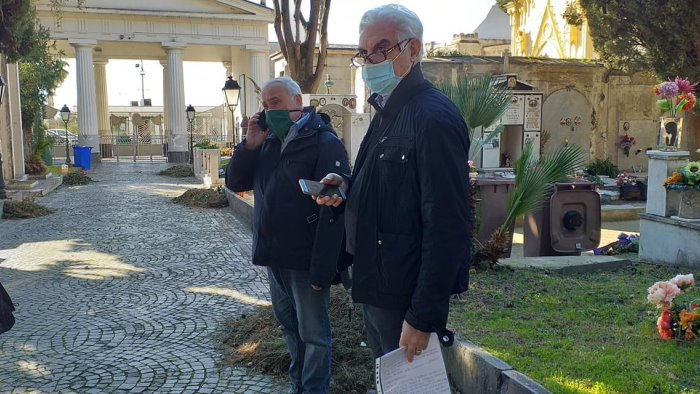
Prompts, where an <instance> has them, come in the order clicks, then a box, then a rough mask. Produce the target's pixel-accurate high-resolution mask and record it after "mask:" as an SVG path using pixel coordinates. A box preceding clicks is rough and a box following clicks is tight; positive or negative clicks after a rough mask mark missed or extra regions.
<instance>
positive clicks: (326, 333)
mask: <svg viewBox="0 0 700 394" xmlns="http://www.w3.org/2000/svg"><path fill="white" fill-rule="evenodd" d="M261 98H262V101H263V106H264V108H265V112H264V113H265V121H266V123H267V126H268V127H269V129H268V128H265V127H263V128H261V127H260V123H261V122H260V118H261V113H258V114H255V115H254V116H252V117H251V119H250V121H249V122H248V132H247V135H246V139H245V140H244V141H243V142H241V144H240V145H239V146H238V147H237V148H236V150H235V152H234V154H233V157H232V158H231V162H230V163H229V166H228V168H227V170H226V187H228V188H229V189H230V190H232V191H235V192H239V191H247V190H251V189H253V191H254V202H255V204H254V208H253V264H255V265H261V266H266V267H267V272H268V280H269V282H270V295H271V298H272V308H273V311H274V313H275V317H276V318H277V320H279V322H280V324H281V325H282V327H283V331H284V336H285V340H286V342H287V347H288V349H289V354H290V356H291V359H292V362H291V365H290V367H289V375H290V379H291V382H292V392H294V393H304V394H306V393H327V392H328V389H329V385H330V373H331V370H330V369H331V328H330V321H329V316H328V303H329V294H330V292H329V288H330V285H331V281H332V279H333V277H334V275H335V273H336V261H337V258H338V250H339V248H340V243H341V242H342V237H343V221H342V220H341V219H342V217H341V216H337V215H336V214H335V213H334V212H333V211H332V210H331V209H330V208H328V207H321V208H319V206H318V205H317V204H316V203H315V202H314V201H313V200H312V199H311V198H310V197H309V196H307V195H305V194H303V193H302V192H301V189H300V187H299V183H298V181H299V179H320V178H322V177H323V176H324V175H325V174H327V173H328V172H339V171H349V165H348V160H347V154H346V152H345V148H344V147H343V144H342V142H341V141H340V140H339V139H338V137H337V136H336V134H335V132H333V129H332V128H331V127H330V126H329V125H327V124H326V122H324V121H323V120H322V119H321V117H320V116H318V115H317V114H316V112H315V111H314V109H313V108H303V107H302V97H301V90H300V89H299V85H297V83H296V82H294V81H293V80H291V79H289V78H276V79H273V80H270V81H268V82H267V83H266V84H265V85H264V86H263V89H262V94H261Z"/></svg>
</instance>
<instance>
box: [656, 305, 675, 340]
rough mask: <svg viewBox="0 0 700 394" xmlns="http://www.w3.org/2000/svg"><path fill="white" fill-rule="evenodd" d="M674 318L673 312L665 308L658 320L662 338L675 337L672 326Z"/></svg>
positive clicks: (657, 324)
mask: <svg viewBox="0 0 700 394" xmlns="http://www.w3.org/2000/svg"><path fill="white" fill-rule="evenodd" d="M672 323H673V319H672V318H671V312H670V311H669V310H665V311H663V312H661V316H659V318H658V319H657V320H656V327H657V329H658V330H659V336H661V339H671V338H673V329H672V328H671V326H672Z"/></svg>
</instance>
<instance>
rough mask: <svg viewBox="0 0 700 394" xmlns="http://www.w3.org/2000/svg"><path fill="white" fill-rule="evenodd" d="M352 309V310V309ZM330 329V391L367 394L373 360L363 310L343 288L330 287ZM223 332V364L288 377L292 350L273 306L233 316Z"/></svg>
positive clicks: (371, 381)
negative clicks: (288, 346)
mask: <svg viewBox="0 0 700 394" xmlns="http://www.w3.org/2000/svg"><path fill="white" fill-rule="evenodd" d="M351 308H352V309H351ZM330 315H331V330H332V332H333V366H332V375H331V390H330V392H331V393H338V394H340V393H343V394H345V393H349V394H364V393H365V392H366V391H367V389H369V388H371V387H372V383H373V378H374V362H373V359H372V352H371V351H370V349H369V347H361V346H360V343H361V342H362V341H366V339H365V334H364V325H363V323H362V313H361V311H360V309H359V307H353V304H352V301H351V300H350V297H349V294H348V293H347V292H346V291H345V290H344V289H342V288H340V287H337V286H336V287H334V288H333V289H331V303H330ZM225 329H226V332H225V333H223V336H224V337H223V345H224V358H225V359H224V363H225V364H226V365H227V366H236V367H247V368H252V369H254V370H256V371H259V372H261V373H265V374H270V375H273V376H276V377H280V378H282V379H285V380H287V379H288V375H287V370H288V368H289V361H290V359H289V353H288V352H287V345H286V344H285V342H284V338H283V336H282V331H281V330H280V329H279V323H278V322H277V320H276V319H275V317H274V315H273V313H272V307H269V306H268V307H262V308H259V309H258V310H256V311H255V312H253V313H249V314H246V315H242V316H241V317H238V318H235V319H231V320H229V321H228V322H227V323H226V327H225Z"/></svg>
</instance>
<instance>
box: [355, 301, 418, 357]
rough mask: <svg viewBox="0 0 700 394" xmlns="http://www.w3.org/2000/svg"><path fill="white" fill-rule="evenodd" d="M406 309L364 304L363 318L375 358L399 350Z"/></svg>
mask: <svg viewBox="0 0 700 394" xmlns="http://www.w3.org/2000/svg"><path fill="white" fill-rule="evenodd" d="M406 311H407V308H406V309H385V308H379V307H376V306H373V305H369V304H362V316H363V318H364V321H365V331H367V342H368V343H369V346H370V348H372V353H373V354H374V358H377V357H381V356H383V355H385V354H387V353H389V352H391V351H392V350H396V349H398V348H399V339H401V327H402V326H403V320H404V317H405V316H406Z"/></svg>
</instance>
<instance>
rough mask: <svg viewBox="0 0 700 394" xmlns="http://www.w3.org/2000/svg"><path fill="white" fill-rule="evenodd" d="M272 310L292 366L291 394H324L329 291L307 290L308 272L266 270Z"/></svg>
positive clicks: (328, 353)
mask: <svg viewBox="0 0 700 394" xmlns="http://www.w3.org/2000/svg"><path fill="white" fill-rule="evenodd" d="M267 275H268V281H269V282H270V295H271V297H272V310H273V311H274V313H275V317H276V318H277V320H278V321H279V322H280V324H281V325H282V331H283V333H284V339H285V341H286V342H287V348H288V350H289V355H290V356H291V358H292V363H291V365H290V366H289V378H290V380H291V381H292V387H293V392H295V393H303V394H326V393H328V390H329V386H330V381H331V323H330V319H329V317H328V304H329V300H330V289H321V290H314V289H312V288H311V282H310V280H309V272H308V271H298V270H290V269H281V268H270V267H268V269H267Z"/></svg>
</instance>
